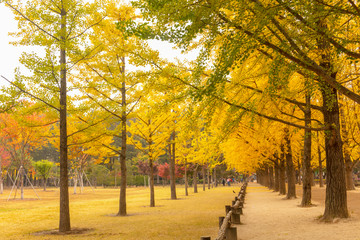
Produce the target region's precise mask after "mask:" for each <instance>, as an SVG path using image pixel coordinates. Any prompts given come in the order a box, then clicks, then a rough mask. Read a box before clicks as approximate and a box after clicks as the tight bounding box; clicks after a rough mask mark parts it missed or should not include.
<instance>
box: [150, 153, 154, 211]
mask: <svg viewBox="0 0 360 240" xmlns="http://www.w3.org/2000/svg"><path fill="white" fill-rule="evenodd" d="M149 163H150V207H155V189H154V165H153V160H152V159H150V160H149Z"/></svg>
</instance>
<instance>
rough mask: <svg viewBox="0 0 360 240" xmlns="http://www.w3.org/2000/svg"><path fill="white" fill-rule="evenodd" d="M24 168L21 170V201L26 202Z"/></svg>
mask: <svg viewBox="0 0 360 240" xmlns="http://www.w3.org/2000/svg"><path fill="white" fill-rule="evenodd" d="M24 174H25V171H24V168H23V167H22V166H21V168H20V192H21V194H20V196H21V200H24Z"/></svg>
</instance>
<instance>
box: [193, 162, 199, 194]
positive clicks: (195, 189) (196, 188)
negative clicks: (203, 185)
mask: <svg viewBox="0 0 360 240" xmlns="http://www.w3.org/2000/svg"><path fill="white" fill-rule="evenodd" d="M197 168H198V165H196V166H195V169H194V176H193V182H194V193H197V192H198V187H197V175H198V174H197Z"/></svg>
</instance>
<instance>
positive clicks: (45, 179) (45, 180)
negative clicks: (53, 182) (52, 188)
mask: <svg viewBox="0 0 360 240" xmlns="http://www.w3.org/2000/svg"><path fill="white" fill-rule="evenodd" d="M46 184H47V178H44V192H45V191H46Z"/></svg>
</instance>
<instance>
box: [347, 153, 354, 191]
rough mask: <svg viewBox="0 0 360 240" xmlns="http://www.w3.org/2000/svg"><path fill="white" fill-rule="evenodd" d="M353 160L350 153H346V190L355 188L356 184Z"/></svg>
mask: <svg viewBox="0 0 360 240" xmlns="http://www.w3.org/2000/svg"><path fill="white" fill-rule="evenodd" d="M353 166H354V165H353V162H352V161H351V159H350V155H348V154H345V173H346V175H345V176H346V190H355V184H354V179H353Z"/></svg>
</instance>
